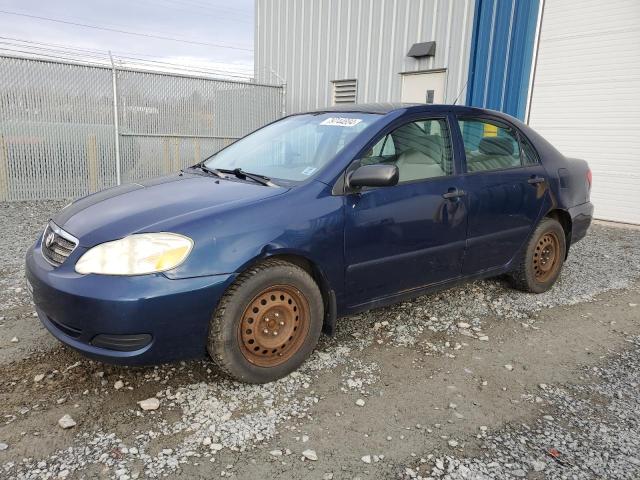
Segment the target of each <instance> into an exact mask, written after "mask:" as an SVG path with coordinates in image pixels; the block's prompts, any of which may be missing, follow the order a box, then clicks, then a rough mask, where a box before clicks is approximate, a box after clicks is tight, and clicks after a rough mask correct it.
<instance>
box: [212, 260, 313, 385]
mask: <svg viewBox="0 0 640 480" xmlns="http://www.w3.org/2000/svg"><path fill="white" fill-rule="evenodd" d="M323 316H324V306H323V302H322V295H321V293H320V290H319V288H318V286H317V285H316V283H315V281H314V280H313V278H311V276H310V275H309V274H308V273H307V272H306V271H305V270H303V269H302V268H300V267H298V266H297V265H293V264H291V263H289V262H285V261H282V260H266V261H264V262H262V263H260V264H258V265H256V266H254V267H252V268H250V269H249V270H248V271H246V272H244V273H242V274H241V275H240V276H239V277H238V278H237V279H236V280H235V282H234V283H233V284H232V285H231V286H230V287H229V289H228V290H227V292H226V293H225V294H224V295H223V297H222V299H221V300H220V303H219V305H218V308H217V309H216V312H215V313H214V315H213V317H212V318H211V322H210V326H209V339H208V344H207V349H208V351H209V354H210V355H211V358H212V359H213V361H214V362H215V363H216V364H217V365H218V367H219V368H220V369H221V370H222V371H223V372H225V373H226V374H227V375H229V376H230V377H232V378H234V379H236V380H239V381H242V382H248V383H267V382H271V381H273V380H277V379H279V378H282V377H284V376H286V375H288V374H289V373H291V372H292V371H293V370H295V369H297V368H298V367H299V366H300V365H301V364H302V363H303V362H304V361H305V359H306V358H307V357H308V356H309V355H310V354H311V352H312V351H313V348H314V347H315V345H316V344H317V342H318V338H319V337H320V331H321V329H322V319H323Z"/></svg>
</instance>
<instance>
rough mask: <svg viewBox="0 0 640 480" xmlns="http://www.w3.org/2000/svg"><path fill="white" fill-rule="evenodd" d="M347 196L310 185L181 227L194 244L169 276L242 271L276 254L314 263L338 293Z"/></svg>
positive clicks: (342, 260)
mask: <svg viewBox="0 0 640 480" xmlns="http://www.w3.org/2000/svg"><path fill="white" fill-rule="evenodd" d="M343 202H344V199H343V197H338V196H332V195H331V192H330V188H329V187H328V186H327V185H325V184H323V183H320V182H316V181H311V182H310V183H309V184H305V185H303V186H300V187H298V188H294V189H292V190H290V191H289V192H287V193H286V194H283V195H279V196H277V197H272V198H269V199H266V200H264V201H262V202H260V203H259V204H254V205H250V206H247V207H241V208H237V209H233V210H231V211H228V212H222V213H220V214H218V215H216V216H215V217H213V218H208V219H206V218H205V219H200V220H198V221H197V222H193V223H192V224H190V225H185V226H183V227H182V228H180V231H182V232H188V233H187V234H188V235H189V236H190V237H191V238H192V239H193V240H194V244H195V246H194V249H193V251H192V253H191V255H190V256H189V258H188V259H187V261H186V262H185V263H183V264H182V265H180V266H179V267H177V268H175V269H173V270H170V271H168V272H165V275H166V276H167V277H169V278H175V279H178V278H188V277H199V276H207V275H219V274H230V273H239V272H242V271H244V270H245V269H246V268H247V267H248V266H249V265H251V264H253V263H255V262H256V261H258V260H260V259H262V258H267V257H269V256H273V255H284V254H287V255H296V256H300V257H302V258H305V259H307V260H308V261H309V262H311V263H312V264H314V265H316V266H317V267H318V268H319V269H320V270H321V271H322V272H323V275H324V276H325V278H326V279H327V282H328V283H329V284H330V285H331V287H332V288H333V289H335V290H336V292H339V291H341V290H342V285H343V271H344V267H343V266H344V256H343V252H344V244H343V242H344V238H343V235H344V218H343Z"/></svg>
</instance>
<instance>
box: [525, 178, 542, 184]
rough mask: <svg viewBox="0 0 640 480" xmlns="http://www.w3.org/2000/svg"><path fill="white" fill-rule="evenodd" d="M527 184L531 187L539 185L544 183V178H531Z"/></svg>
mask: <svg viewBox="0 0 640 480" xmlns="http://www.w3.org/2000/svg"><path fill="white" fill-rule="evenodd" d="M527 182H528V183H529V184H530V185H537V184H538V183H544V177H531V178H530V179H529V180H527Z"/></svg>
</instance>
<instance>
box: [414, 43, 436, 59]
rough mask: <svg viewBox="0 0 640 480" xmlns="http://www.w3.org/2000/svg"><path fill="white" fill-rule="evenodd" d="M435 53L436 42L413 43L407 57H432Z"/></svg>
mask: <svg viewBox="0 0 640 480" xmlns="http://www.w3.org/2000/svg"><path fill="white" fill-rule="evenodd" d="M435 54H436V42H422V43H414V44H413V45H411V48H410V49H409V53H407V57H413V58H420V57H433V56H434V55H435Z"/></svg>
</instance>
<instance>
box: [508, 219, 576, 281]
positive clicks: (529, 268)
mask: <svg viewBox="0 0 640 480" xmlns="http://www.w3.org/2000/svg"><path fill="white" fill-rule="evenodd" d="M566 254H567V232H565V231H564V229H563V228H562V225H560V222H558V220H556V219H555V218H551V217H544V218H543V219H542V220H540V223H538V225H537V226H536V228H535V229H534V231H533V233H532V234H531V236H530V237H529V241H528V242H527V244H526V247H525V248H524V249H523V251H522V253H521V254H520V255H521V256H520V261H519V262H518V264H517V265H516V266H515V268H514V269H513V271H511V272H510V273H509V277H511V282H512V284H513V286H514V287H516V288H517V289H519V290H522V291H525V292H531V293H542V292H546V291H547V290H549V289H550V288H551V287H552V286H553V284H554V283H555V282H556V280H557V279H558V277H559V276H560V270H561V269H562V264H563V263H564V259H565V257H566Z"/></svg>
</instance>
